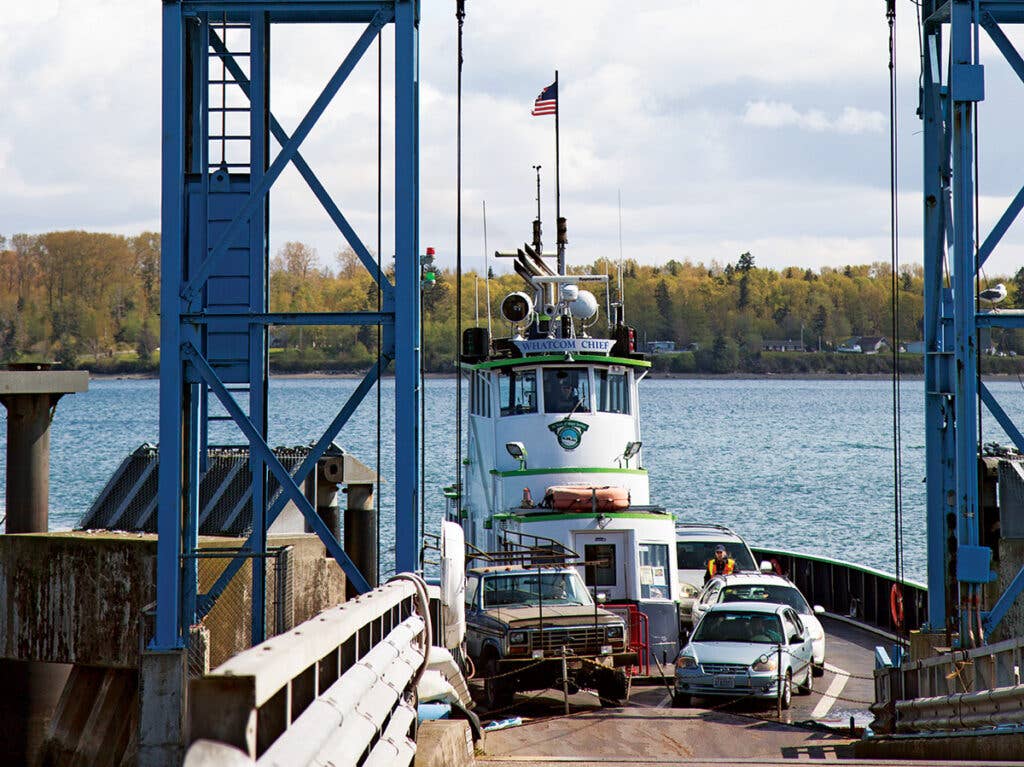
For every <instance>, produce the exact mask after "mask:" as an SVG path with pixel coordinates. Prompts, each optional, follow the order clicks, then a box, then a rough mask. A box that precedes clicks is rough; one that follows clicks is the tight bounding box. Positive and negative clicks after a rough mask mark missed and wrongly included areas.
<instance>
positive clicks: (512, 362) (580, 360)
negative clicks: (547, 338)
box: [462, 354, 651, 370]
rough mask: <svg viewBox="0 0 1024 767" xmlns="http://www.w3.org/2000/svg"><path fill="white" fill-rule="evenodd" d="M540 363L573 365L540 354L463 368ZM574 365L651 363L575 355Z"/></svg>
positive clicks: (559, 356) (646, 365) (636, 365)
mask: <svg viewBox="0 0 1024 767" xmlns="http://www.w3.org/2000/svg"><path fill="white" fill-rule="evenodd" d="M540 362H560V363H562V364H571V363H570V362H569V360H567V359H566V358H565V355H564V354H538V355H537V356H536V357H513V358H511V359H507V360H491V361H490V362H481V363H480V364H479V365H465V364H464V365H463V366H462V367H464V368H466V369H467V370H487V369H489V368H504V367H508V366H509V365H522V366H524V367H525V366H528V365H536V364H537V363H540ZM572 362H574V363H588V364H589V363H593V362H603V363H605V364H608V365H629V366H630V367H634V368H649V367H650V366H651V363H650V362H648V361H647V360H632V359H627V358H626V357H602V356H599V355H596V354H574V355H573V357H572Z"/></svg>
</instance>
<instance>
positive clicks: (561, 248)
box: [555, 69, 565, 274]
mask: <svg viewBox="0 0 1024 767" xmlns="http://www.w3.org/2000/svg"><path fill="white" fill-rule="evenodd" d="M561 100H562V99H561V97H560V95H559V93H558V70H557V69H556V70H555V232H556V235H555V240H556V242H557V243H558V273H559V274H565V242H564V238H563V237H562V235H561V228H562V193H561V189H560V187H559V182H560V180H561V178H560V174H559V168H558V110H559V102H561Z"/></svg>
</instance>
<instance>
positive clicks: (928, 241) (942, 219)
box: [921, 30, 956, 630]
mask: <svg viewBox="0 0 1024 767" xmlns="http://www.w3.org/2000/svg"><path fill="white" fill-rule="evenodd" d="M940 31H941V30H940ZM941 48H942V38H941V34H940V32H933V33H931V34H929V35H926V38H925V48H924V61H923V62H922V70H923V71H922V81H921V87H922V91H921V117H922V120H923V122H924V163H923V168H922V170H923V179H922V182H923V192H924V208H923V214H924V253H923V264H924V312H925V321H924V339H925V351H926V354H925V359H924V371H925V375H924V385H925V478H926V482H927V486H926V496H927V500H926V509H925V513H926V519H927V526H926V532H927V562H928V624H929V626H931V627H932V630H941V629H942V628H944V627H945V625H946V619H947V611H946V577H947V573H948V570H949V567H948V562H947V553H946V552H947V547H946V534H945V533H946V512H947V510H948V506H947V498H948V495H949V493H950V492H951V491H952V490H953V489H954V488H955V486H956V475H955V472H954V470H953V460H952V452H953V451H952V443H953V418H952V413H951V412H950V411H951V409H952V401H951V398H950V397H949V396H948V395H947V394H946V392H947V391H948V390H949V383H950V381H951V380H952V377H951V376H950V374H949V370H948V362H947V361H946V358H947V355H946V354H944V352H948V351H949V346H947V344H946V339H945V323H944V321H943V312H942V305H943V264H944V262H945V253H946V251H945V244H946V241H945V223H946V212H945V209H946V192H945V190H944V179H945V178H946V177H947V174H946V173H945V165H946V163H945V160H944V157H948V154H947V155H944V151H943V150H944V148H945V141H944V136H943V128H942V126H943V123H942V103H941V100H942V96H941V86H942V84H941V80H940V79H939V78H938V77H937V75H938V72H939V68H938V62H937V61H935V60H934V59H933V57H939V56H941Z"/></svg>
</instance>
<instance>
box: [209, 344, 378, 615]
mask: <svg viewBox="0 0 1024 767" xmlns="http://www.w3.org/2000/svg"><path fill="white" fill-rule="evenodd" d="M389 361H390V359H389V358H384V359H383V360H382V364H380V365H372V366H371V367H370V369H369V370H367V371H366V374H365V375H364V376H363V379H362V380H361V381H360V382H359V385H358V386H357V387H356V389H355V391H353V392H352V394H350V395H349V398H348V400H347V401H346V402H345V404H344V406H343V407H342V408H341V410H340V411H339V412H338V414H337V415H336V416H335V417H334V420H333V421H332V422H331V424H330V426H328V427H327V430H326V431H325V432H324V433H323V435H322V436H321V437H320V439H319V440H318V441H317V443H316V444H315V445H314V446H313V447H312V449H310V451H309V454H308V455H307V456H306V457H305V459H303V461H302V463H301V464H300V465H299V467H298V468H297V469H296V470H295V471H294V473H293V474H292V480H293V481H294V482H295V483H296V484H297V483H299V482H302V481H303V480H304V479H305V478H306V477H307V476H309V473H310V472H311V471H313V470H314V469H315V468H316V463H317V461H319V460H320V459H321V458H322V457H323V455H324V453H326V452H327V450H328V448H330V446H331V443H332V442H334V439H335V438H336V437H337V436H338V433H339V432H340V431H341V429H342V428H343V427H344V426H345V424H346V423H348V420H349V419H350V418H351V417H352V414H353V413H354V412H355V411H356V408H357V407H358V406H359V404H360V403H361V402H362V401H363V399H364V398H365V397H366V395H367V394H369V392H370V390H371V389H372V388H373V385H374V384H375V383H376V382H377V378H378V376H377V372H378V369H379V370H381V371H383V370H384V369H385V368H386V367H387V365H388V362H389ZM287 503H288V499H287V498H286V497H285V496H284V495H279V496H278V497H277V499H276V500H275V501H274V502H273V503H272V504H271V506H270V509H268V511H267V524H268V525H272V524H274V521H275V520H276V519H277V517H278V515H280V513H281V511H282V510H283V509H284V507H285V505H286V504H287ZM242 549H243V550H245V551H250V552H251V551H253V550H254V549H253V536H252V535H250V536H249V538H248V539H247V540H246V542H245V543H244V544H243V545H242ZM246 561H247V557H245V556H242V555H240V556H238V557H235V558H234V559H233V560H232V561H231V562H230V563H229V564H228V566H227V567H226V568H225V569H224V571H223V572H222V573H221V574H220V576H218V578H217V580H216V582H215V583H214V584H213V586H211V587H210V590H209V591H207V592H206V593H205V594H203V595H202V596H201V597H200V600H199V614H200V617H201V616H203V615H206V614H207V613H208V612H209V611H210V608H211V607H212V606H213V603H214V602H215V601H216V599H217V598H218V597H219V596H220V595H221V594H222V593H224V589H226V588H227V586H228V584H229V583H230V582H231V579H232V578H234V577H235V574H236V573H237V572H238V571H239V570H240V569H241V568H242V565H243V564H245V562H246Z"/></svg>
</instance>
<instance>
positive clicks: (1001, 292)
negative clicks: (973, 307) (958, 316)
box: [978, 282, 1006, 304]
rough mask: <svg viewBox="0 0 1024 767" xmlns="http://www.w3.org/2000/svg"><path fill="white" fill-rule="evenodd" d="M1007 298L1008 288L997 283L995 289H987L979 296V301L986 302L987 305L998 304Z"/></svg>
mask: <svg viewBox="0 0 1024 767" xmlns="http://www.w3.org/2000/svg"><path fill="white" fill-rule="evenodd" d="M1004 298H1006V286H1005V285H1004V284H1003V283H1001V282H997V283H996V284H995V286H994V287H991V288H985V289H984V290H983V291H981V292H980V293H979V294H978V300H979V301H984V302H985V303H986V304H998V303H999V302H1000V301H1002V300H1003V299H1004Z"/></svg>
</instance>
